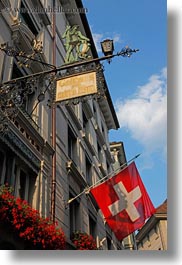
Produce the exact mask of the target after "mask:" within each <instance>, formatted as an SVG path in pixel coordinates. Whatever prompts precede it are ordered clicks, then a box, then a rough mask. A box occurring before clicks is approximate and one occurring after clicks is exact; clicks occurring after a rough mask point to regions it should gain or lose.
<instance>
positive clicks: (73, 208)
mask: <svg viewBox="0 0 182 265" xmlns="http://www.w3.org/2000/svg"><path fill="white" fill-rule="evenodd" d="M73 197H74V195H72V193H70V198H73ZM79 206H80V205H79V202H78V201H77V200H74V201H72V202H71V203H70V204H69V219H70V220H69V221H70V237H71V236H72V234H73V233H74V232H75V231H76V230H79V228H80V227H79V224H80V220H79Z"/></svg>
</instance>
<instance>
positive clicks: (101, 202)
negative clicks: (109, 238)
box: [90, 162, 155, 240]
mask: <svg viewBox="0 0 182 265" xmlns="http://www.w3.org/2000/svg"><path fill="white" fill-rule="evenodd" d="M90 192H91V194H92V195H93V196H94V198H95V200H96V202H97V204H98V206H99V207H100V209H101V210H102V212H103V215H104V217H105V220H106V222H107V223H108V225H109V226H110V228H111V229H112V231H113V232H114V233H115V235H116V237H117V238H118V240H122V239H123V238H125V237H126V236H127V235H129V234H131V233H132V232H134V231H135V230H137V229H139V228H141V227H142V226H143V224H144V223H145V220H146V219H147V218H148V217H150V216H151V215H152V214H154V213H155V208H154V206H153V204H152V202H151V200H150V198H149V196H148V194H147V191H146V189H145V187H144V185H143V183H142V180H141V178H140V175H139V173H138V170H137V168H136V165H135V162H132V163H131V164H130V165H129V166H128V167H126V168H125V169H123V170H122V171H121V172H119V173H118V174H117V175H115V176H114V177H112V178H110V179H108V180H107V181H105V182H103V183H101V184H100V185H98V186H96V187H94V188H92V189H91V190H90Z"/></svg>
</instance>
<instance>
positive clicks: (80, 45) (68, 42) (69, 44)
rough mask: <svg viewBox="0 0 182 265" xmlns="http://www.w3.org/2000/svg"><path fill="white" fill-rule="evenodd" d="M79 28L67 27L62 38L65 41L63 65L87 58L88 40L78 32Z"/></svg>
mask: <svg viewBox="0 0 182 265" xmlns="http://www.w3.org/2000/svg"><path fill="white" fill-rule="evenodd" d="M78 28H79V26H78V25H75V26H72V27H71V26H69V25H67V27H66V30H65V32H64V34H63V35H62V38H63V39H65V48H66V57H65V63H73V62H76V61H78V60H79V59H86V58H89V56H88V54H87V52H88V50H89V49H90V43H89V41H90V40H89V39H88V38H87V37H85V36H84V35H82V33H81V32H80V31H79V30H78Z"/></svg>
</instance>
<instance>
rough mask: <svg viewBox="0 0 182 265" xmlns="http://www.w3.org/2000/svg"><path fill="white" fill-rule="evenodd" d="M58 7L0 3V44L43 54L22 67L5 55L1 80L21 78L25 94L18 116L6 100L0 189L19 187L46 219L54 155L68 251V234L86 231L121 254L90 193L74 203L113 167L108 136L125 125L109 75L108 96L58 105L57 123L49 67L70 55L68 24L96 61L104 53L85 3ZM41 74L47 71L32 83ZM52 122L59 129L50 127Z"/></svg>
mask: <svg viewBox="0 0 182 265" xmlns="http://www.w3.org/2000/svg"><path fill="white" fill-rule="evenodd" d="M53 3H54V1H51V0H29V1H25V0H13V1H9V0H7V1H3V0H1V1H0V10H1V13H0V23H1V28H2V30H1V33H0V44H1V47H5V46H6V47H7V46H8V47H13V49H15V50H17V51H19V52H20V51H24V52H25V54H29V53H30V51H31V52H34V51H37V50H39V51H41V52H40V53H39V54H38V55H37V57H35V58H36V59H37V60H38V61H41V62H42V63H39V62H37V61H31V62H29V61H28V62H27V65H26V64H25V61H24V63H22V64H21V62H20V61H18V59H17V57H16V56H9V55H8V54H6V53H5V52H3V51H0V56H1V60H0V83H1V84H5V83H6V82H8V81H10V80H12V79H16V80H17V81H16V82H15V86H16V85H18V86H19V88H21V89H22V90H21V91H24V90H26V97H24V98H23V102H21V107H19V108H18V111H17V109H16V110H15V111H16V112H17V113H16V115H15V114H13V113H12V114H11V115H10V111H11V104H10V105H8V108H6V109H5V110H4V111H3V108H2V102H3V96H2V94H1V95H0V97H1V98H0V100H1V101H0V102H1V112H0V114H1V119H0V128H1V133H0V184H1V185H2V184H4V183H8V184H9V185H10V186H12V187H13V188H14V195H15V196H17V197H21V198H22V199H25V200H27V201H28V202H29V204H30V205H31V206H32V207H33V208H35V209H37V210H38V211H39V213H40V215H41V216H42V217H48V216H50V215H51V210H52V208H51V207H52V196H51V195H52V184H53V183H52V172H53V163H52V158H53V157H54V158H56V164H55V166H56V168H55V172H56V181H55V183H54V185H55V186H54V187H55V197H54V206H55V209H54V217H55V221H57V222H58V224H59V226H60V227H61V228H62V229H63V231H64V233H65V235H66V240H67V248H68V249H71V248H73V246H72V244H71V240H70V237H71V235H72V233H73V232H74V231H77V230H80V231H82V232H86V233H88V234H91V235H92V236H93V237H94V238H95V240H96V242H97V247H98V248H99V249H103V250H105V249H115V250H116V249H122V248H123V246H122V245H121V243H120V242H118V240H117V239H116V238H115V236H114V234H113V233H112V231H111V230H110V229H109V227H107V225H106V224H105V223H104V220H103V217H102V215H101V212H100V210H99V209H98V207H97V205H95V203H94V201H93V199H92V198H91V196H90V195H89V194H83V195H82V196H79V197H78V198H76V199H75V200H74V201H72V202H70V203H68V201H69V200H70V199H71V198H74V197H75V196H77V195H78V194H79V193H81V192H82V191H83V190H84V189H85V188H86V187H88V186H91V185H93V184H94V183H95V182H96V181H98V180H99V179H101V178H102V177H105V176H106V175H108V174H109V173H111V172H112V171H113V170H114V164H113V163H114V159H113V156H112V155H111V152H110V145H109V137H108V133H109V130H110V129H118V128H119V124H118V120H117V117H116V114H115V110H114V107H113V104H112V100H111V97H110V93H109V90H108V88H107V84H106V81H105V79H104V76H103V80H102V84H103V86H104V91H105V95H104V97H101V98H98V99H94V98H92V97H90V98H89V99H88V100H85V101H83V102H82V101H80V102H76V103H75V104H72V103H70V104H61V103H59V102H58V103H56V110H55V113H56V115H55V116H54V118H53V116H52V105H51V103H50V102H51V98H52V93H53V92H52V87H54V85H55V84H54V78H52V76H51V75H50V76H49V77H47V76H46V75H44V73H45V72H46V71H49V70H50V69H51V65H55V66H56V67H58V66H61V65H63V64H64V58H65V56H66V50H65V45H64V40H63V38H62V35H63V33H64V32H65V29H66V26H67V25H70V26H73V25H79V29H80V31H81V32H82V34H83V35H84V36H86V37H87V38H89V39H90V43H91V49H90V56H91V57H92V58H96V57H97V56H98V55H97V52H96V49H95V46H94V42H93V39H92V35H91V32H90V28H89V25H88V22H87V19H86V14H85V12H84V8H83V6H82V2H81V1H80V0H74V1H65V0H57V1H55V6H53ZM55 7H56V9H55ZM40 10H41V12H40ZM55 10H56V12H53V11H55ZM70 10H72V12H71V11H70ZM68 11H69V12H68ZM53 14H54V15H53ZM55 22H56V25H54V23H55ZM4 45H5V46H4ZM48 64H49V65H50V66H49V65H48ZM65 72H67V71H66V70H65ZM36 73H41V74H39V75H37V76H36V78H33V76H34V75H35V74H36ZM27 75H29V76H30V75H32V79H27V80H25V81H24V82H20V81H19V78H20V79H21V78H22V77H23V76H27ZM100 81H101V80H100ZM11 85H12V84H11ZM1 87H2V88H3V85H1ZM6 88H7V89H9V88H8V87H7V86H6ZM12 89H14V88H12ZM27 91H28V92H27ZM1 92H2V90H1ZM14 96H15V97H16V96H17V94H14ZM8 102H10V101H8ZM7 109H8V110H9V112H8V113H7ZM53 119H55V123H56V131H53V130H52V128H53V127H52V123H53ZM5 125H6V126H5ZM3 126H4V127H3ZM5 128H6V130H5ZM54 136H55V137H56V146H55V147H54V146H53V144H52V140H53V137H54ZM1 231H2V230H1ZM4 237H5V235H4V233H1V237H0V241H1V242H0V244H1V245H3V242H4V245H5V244H7V242H6V238H4ZM7 238H9V237H8V236H7ZM14 248H15V249H16V248H17V249H18V248H23V246H21V247H20V246H17V245H16V246H14Z"/></svg>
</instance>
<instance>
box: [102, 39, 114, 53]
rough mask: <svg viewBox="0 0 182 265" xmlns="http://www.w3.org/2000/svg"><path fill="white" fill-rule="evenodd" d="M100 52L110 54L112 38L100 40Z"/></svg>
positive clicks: (112, 49) (112, 45) (112, 48)
mask: <svg viewBox="0 0 182 265" xmlns="http://www.w3.org/2000/svg"><path fill="white" fill-rule="evenodd" d="M101 47H102V52H103V53H104V55H105V56H107V55H112V54H113V51H114V44H113V40H110V39H107V40H104V41H102V42H101Z"/></svg>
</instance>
